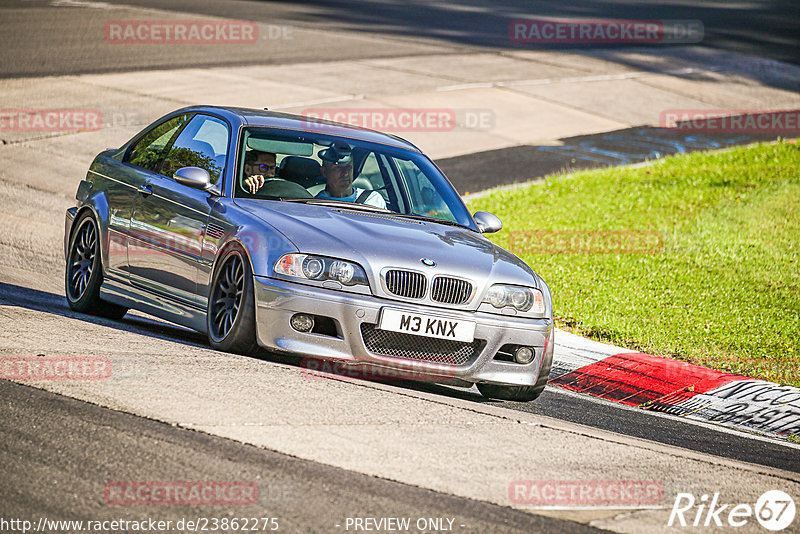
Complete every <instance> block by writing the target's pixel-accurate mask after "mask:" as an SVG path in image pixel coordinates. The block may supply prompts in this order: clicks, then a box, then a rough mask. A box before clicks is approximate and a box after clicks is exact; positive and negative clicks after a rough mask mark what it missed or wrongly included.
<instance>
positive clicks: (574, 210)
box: [470, 141, 800, 386]
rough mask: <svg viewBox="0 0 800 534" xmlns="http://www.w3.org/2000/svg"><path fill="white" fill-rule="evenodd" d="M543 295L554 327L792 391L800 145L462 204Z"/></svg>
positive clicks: (797, 372) (714, 155) (797, 380)
mask: <svg viewBox="0 0 800 534" xmlns="http://www.w3.org/2000/svg"><path fill="white" fill-rule="evenodd" d="M470 208H471V209H472V210H486V211H490V212H492V213H494V214H496V215H497V216H498V217H500V218H501V219H502V220H503V223H504V229H503V230H502V231H501V232H499V233H498V234H495V235H494V236H490V237H491V238H492V239H493V240H494V241H495V242H496V243H498V244H499V245H501V246H504V247H506V248H508V249H509V250H511V251H512V252H514V253H515V254H517V255H518V256H520V257H521V258H522V259H524V260H525V261H526V262H527V263H528V264H529V265H530V266H531V267H533V269H534V270H535V271H537V272H538V273H539V274H540V275H541V276H542V277H543V278H544V279H545V280H546V281H547V282H548V284H549V285H550V288H551V290H552V292H553V300H554V304H555V315H556V324H557V325H558V326H559V327H560V328H564V329H566V330H570V331H573V332H575V333H578V334H581V335H584V336H587V337H590V338H593V339H598V340H601V341H606V342H610V343H613V344H616V345H620V346H623V347H628V348H630V349H632V350H635V351H641V352H647V353H650V354H655V355H659V356H666V357H669V358H675V359H679V360H683V361H687V362H690V363H694V364H697V365H703V366H706V367H711V368H713V369H718V370H720V371H726V372H732V373H737V374H742V375H746V376H751V377H754V378H760V379H765V380H770V381H773V382H778V383H780V384H789V385H794V386H800V353H799V352H798V339H800V262H799V261H798V256H799V255H800V145H799V144H797V142H795V141H780V142H777V143H774V144H759V145H752V146H747V147H740V148H734V149H729V150H723V151H716V152H697V153H692V154H687V155H679V156H673V157H669V158H664V159H661V160H658V161H655V162H654V163H653V164H652V165H648V166H644V167H637V168H631V167H621V168H620V167H615V168H608V169H601V170H593V171H585V172H579V173H575V174H569V175H556V176H549V177H547V178H546V179H545V181H544V182H542V183H537V184H533V185H530V186H524V187H521V188H518V189H512V190H498V191H494V192H491V193H489V194H487V195H485V196H482V197H480V198H476V199H473V200H471V201H470Z"/></svg>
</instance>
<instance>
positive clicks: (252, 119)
mask: <svg viewBox="0 0 800 534" xmlns="http://www.w3.org/2000/svg"><path fill="white" fill-rule="evenodd" d="M180 111H182V112H195V113H200V112H204V111H205V112H210V113H217V114H231V115H235V116H237V117H238V118H239V119H240V120H241V122H242V124H243V125H247V126H260V127H265V128H279V129H282V130H296V131H301V132H310V133H324V134H330V135H335V136H340V137H346V138H350V139H356V140H358V141H366V142H370V143H379V144H382V145H389V146H393V147H397V148H404V149H407V150H413V151H414V152H420V153H421V152H422V151H421V150H420V149H419V148H417V147H416V146H414V145H413V144H412V143H410V142H408V141H406V140H405V139H403V138H401V137H397V136H396V135H391V134H386V133H382V132H378V131H375V130H369V129H367V128H360V127H358V126H352V125H350V124H343V123H340V122H334V121H328V120H323V119H317V118H312V117H306V116H303V115H292V114H290V113H280V112H276V111H268V110H266V109H250V108H239V107H228V106H191V107H187V108H183V109H182V110H180Z"/></svg>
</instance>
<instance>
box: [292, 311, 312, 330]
mask: <svg viewBox="0 0 800 534" xmlns="http://www.w3.org/2000/svg"><path fill="white" fill-rule="evenodd" d="M289 324H291V325H292V328H294V329H295V330H297V331H298V332H311V329H312V328H314V318H313V317H311V316H310V315H306V314H305V313H296V314H294V315H292V318H291V319H290V320H289Z"/></svg>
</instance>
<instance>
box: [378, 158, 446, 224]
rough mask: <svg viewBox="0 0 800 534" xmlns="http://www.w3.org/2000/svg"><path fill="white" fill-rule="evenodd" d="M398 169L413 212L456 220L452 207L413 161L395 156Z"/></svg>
mask: <svg viewBox="0 0 800 534" xmlns="http://www.w3.org/2000/svg"><path fill="white" fill-rule="evenodd" d="M393 159H394V162H395V164H396V165H397V169H398V170H399V171H400V173H401V174H402V175H403V181H404V182H405V186H406V191H407V192H408V196H409V201H410V203H411V213H415V214H417V215H425V216H427V217H435V218H437V219H443V220H447V221H455V220H456V218H455V216H454V215H453V213H452V211H451V209H450V207H449V206H448V205H447V203H446V202H445V200H444V199H443V198H442V196H441V194H440V193H439V192H438V191H437V189H436V186H434V185H433V184H432V183H431V181H430V180H429V179H428V177H427V176H426V175H425V173H424V172H422V170H421V169H420V168H419V167H417V166H416V165H415V164H414V162H413V161H408V160H401V159H397V158H393Z"/></svg>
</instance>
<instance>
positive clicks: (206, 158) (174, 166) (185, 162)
mask: <svg viewBox="0 0 800 534" xmlns="http://www.w3.org/2000/svg"><path fill="white" fill-rule="evenodd" d="M228 139H229V136H228V125H227V124H226V123H225V122H223V121H222V120H220V119H218V118H216V117H212V116H210V115H195V117H194V118H193V119H192V121H191V122H190V123H189V124H188V125H187V126H186V128H184V129H183V130H182V131H181V133H180V135H178V138H177V139H176V140H175V142H174V143H173V144H172V147H171V148H170V149H169V153H168V154H167V157H166V158H165V159H164V163H162V164H161V170H160V171H159V172H160V173H161V174H163V175H164V176H168V177H172V175H173V174H174V173H175V171H177V170H178V169H180V168H181V167H200V168H201V169H205V170H207V171H208V174H210V175H211V183H212V184H216V183H217V181H218V180H219V177H220V176H222V171H223V169H224V168H225V163H226V161H227V155H228Z"/></svg>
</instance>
